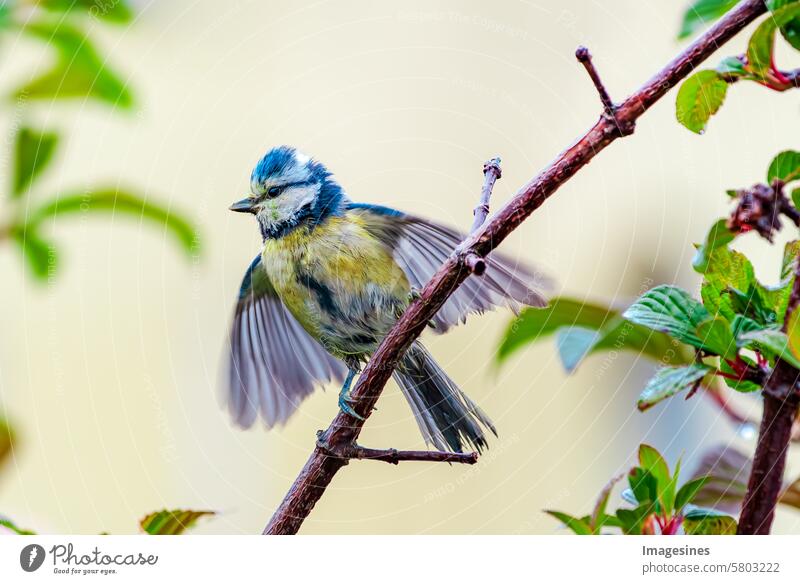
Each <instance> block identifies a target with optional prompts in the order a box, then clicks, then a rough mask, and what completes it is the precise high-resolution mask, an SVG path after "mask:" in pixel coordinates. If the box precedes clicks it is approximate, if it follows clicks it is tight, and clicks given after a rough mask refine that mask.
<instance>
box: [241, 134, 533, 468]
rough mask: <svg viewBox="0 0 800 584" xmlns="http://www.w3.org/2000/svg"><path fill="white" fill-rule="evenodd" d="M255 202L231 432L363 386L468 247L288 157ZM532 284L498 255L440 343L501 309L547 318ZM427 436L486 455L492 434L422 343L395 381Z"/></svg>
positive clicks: (464, 290) (292, 153)
mask: <svg viewBox="0 0 800 584" xmlns="http://www.w3.org/2000/svg"><path fill="white" fill-rule="evenodd" d="M250 191H251V192H250V195H248V196H247V197H246V198H244V199H242V200H241V201H239V202H237V203H234V204H233V205H232V206H231V207H230V208H231V210H233V211H238V212H243V213H252V214H253V215H255V218H256V221H257V223H258V228H259V230H260V231H261V236H262V238H263V241H264V247H263V250H262V252H261V253H260V254H259V255H258V256H256V258H255V259H254V260H253V261H252V263H251V264H250V266H249V267H248V269H247V271H246V273H245V276H244V280H243V281H242V285H241V288H240V290H239V298H238V302H237V305H236V310H235V315H234V318H233V325H232V330H231V335H230V359H229V371H228V377H227V381H228V388H227V401H228V406H229V409H230V412H231V414H232V416H233V419H234V421H235V422H236V423H237V424H238V425H239V426H241V427H244V428H247V427H250V426H251V425H252V424H253V423H254V422H255V420H256V418H257V417H258V416H259V414H260V415H261V418H262V419H263V420H264V422H265V423H266V425H267V426H268V427H270V428H271V427H273V426H275V425H281V424H284V423H285V422H286V421H287V420H288V419H289V417H290V416H291V415H292V414H293V413H294V412H295V410H296V409H297V407H298V406H299V405H300V403H301V402H302V401H303V400H304V399H305V398H306V397H307V396H308V395H309V394H311V392H312V391H313V390H314V388H315V387H316V386H321V385H324V384H326V383H328V382H330V381H331V380H335V381H337V382H342V383H343V385H342V391H341V393H340V395H339V406H340V407H341V409H342V410H343V411H345V412H347V413H349V414H351V415H356V414H355V412H354V411H353V410H352V408H351V406H350V403H349V392H350V387H351V385H352V383H353V379H354V377H355V376H356V375H357V374H358V373H359V371H360V370H361V368H362V366H363V365H364V364H365V363H366V362H367V360H368V359H369V358H370V355H371V354H372V353H373V352H374V351H375V350H376V349H377V347H378V345H379V343H380V342H381V340H382V339H383V338H384V336H385V335H386V334H387V333H388V331H389V329H390V328H391V327H392V325H393V324H394V323H395V322H396V321H397V319H398V317H399V316H400V315H401V314H402V312H403V310H405V308H406V306H407V305H408V303H409V302H410V299H411V297H412V296H413V291H414V290H418V289H421V288H422V286H423V285H424V284H425V283H426V282H427V281H428V280H429V279H430V278H431V276H433V274H434V273H435V272H436V270H437V269H438V267H439V266H440V265H441V264H442V263H443V262H444V261H445V260H446V259H447V257H448V256H449V255H450V254H451V253H452V252H453V250H454V249H455V248H456V246H457V245H458V244H459V243H460V242H461V241H463V239H464V236H463V235H462V234H461V233H459V232H457V231H455V230H453V229H450V228H449V227H445V226H442V225H439V224H437V223H434V222H432V221H428V220H427V219H422V218H420V217H415V216H413V215H410V214H407V213H403V212H400V211H396V210H394V209H390V208H387V207H382V206H378V205H370V204H364V203H354V202H352V201H351V200H350V199H349V198H348V197H347V195H346V194H345V192H344V190H343V189H342V187H341V186H340V185H339V184H338V183H337V182H336V180H335V179H334V178H333V176H332V175H331V173H330V172H329V171H328V169H327V168H326V167H325V166H324V165H323V164H321V163H320V162H318V161H316V160H313V159H311V158H309V157H308V156H306V155H304V154H302V153H300V152H298V151H297V150H296V149H294V148H292V147H288V146H281V147H278V148H274V149H272V150H270V151H269V152H267V154H266V155H265V156H264V157H263V158H262V159H261V160H260V161H259V162H258V164H257V165H256V167H255V169H254V170H253V173H252V176H251V179H250ZM539 283H540V282H537V279H536V277H534V275H533V273H532V272H530V271H529V270H527V269H524V268H521V267H520V266H518V265H516V263H515V262H514V261H512V260H510V259H509V258H506V257H503V256H502V255H501V254H496V253H495V254H493V255H492V261H491V262H489V264H488V268H487V270H486V273H485V274H484V275H483V276H481V277H480V278H469V279H467V280H466V282H464V284H463V285H462V286H461V287H460V288H458V289H457V290H456V291H455V292H454V293H453V294H452V296H451V297H450V298H449V299H448V301H447V302H446V303H445V304H444V306H443V307H442V308H441V309H440V310H439V312H438V313H437V314H436V316H435V317H434V318H433V319H432V322H431V325H432V327H433V328H434V330H435V331H436V332H438V333H444V332H446V331H447V330H448V329H449V328H450V327H451V326H453V325H455V324H457V323H459V322H463V321H464V320H465V319H466V317H467V315H468V314H469V313H482V312H484V311H486V310H490V309H492V308H494V307H495V306H498V305H506V306H509V307H511V308H512V309H514V310H517V309H518V308H519V307H520V306H521V305H530V306H543V305H544V304H545V301H544V299H543V297H542V296H541V294H540V293H539V292H537V291H536V289H537V287H538V285H539ZM394 379H395V380H396V381H397V383H398V384H399V386H400V388H401V389H402V391H403V394H404V395H405V397H406V399H407V400H408V404H409V405H410V406H411V410H412V411H413V413H414V417H415V419H416V421H417V424H418V425H419V428H420V431H421V432H422V435H423V437H424V439H425V441H426V443H428V444H429V445H433V446H434V447H436V448H438V449H440V450H450V451H454V452H461V451H463V450H464V448H465V447H469V448H473V449H477V450H481V449H482V448H484V447H485V446H486V436H485V433H484V430H485V429H488V430H491V431H492V432H493V433H495V434H496V432H495V428H494V426H493V425H492V422H491V421H490V420H489V418H488V417H487V416H486V414H484V413H483V411H481V409H480V408H479V407H478V406H477V405H476V404H475V403H474V402H473V401H472V400H471V399H470V398H469V397H467V396H466V395H465V394H464V393H463V392H462V391H461V390H460V389H459V388H458V386H457V385H456V384H455V383H454V382H453V380H452V379H450V377H449V376H448V375H447V374H446V373H445V372H444V370H442V368H441V367H440V366H439V365H438V364H437V363H436V361H434V359H433V357H432V356H431V354H430V353H429V352H428V351H427V349H426V348H425V347H424V346H423V345H422V344H421V343H419V342H415V343H414V344H413V345H412V346H411V348H410V349H409V350H408V351H407V352H406V354H405V356H404V357H403V358H402V360H401V361H400V363H399V365H398V366H397V368H396V370H395V372H394Z"/></svg>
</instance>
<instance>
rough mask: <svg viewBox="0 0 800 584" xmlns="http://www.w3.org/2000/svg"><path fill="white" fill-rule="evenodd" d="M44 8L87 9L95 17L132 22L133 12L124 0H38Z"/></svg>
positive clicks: (63, 10)
mask: <svg viewBox="0 0 800 584" xmlns="http://www.w3.org/2000/svg"><path fill="white" fill-rule="evenodd" d="M37 4H38V5H39V6H41V7H42V8H45V9H47V10H51V11H53V12H70V11H77V10H84V11H86V12H87V13H88V14H89V16H91V17H93V18H102V19H104V20H107V21H109V22H112V23H115V24H123V23H127V22H130V21H131V19H132V18H133V12H132V11H131V9H130V7H129V6H128V5H127V3H126V2H124V1H123V0H37Z"/></svg>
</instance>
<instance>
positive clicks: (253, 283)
mask: <svg viewBox="0 0 800 584" xmlns="http://www.w3.org/2000/svg"><path fill="white" fill-rule="evenodd" d="M345 371H346V368H345V366H344V363H342V362H341V361H339V360H338V359H336V358H334V357H332V356H331V355H329V354H328V352H327V351H325V349H324V348H323V347H322V345H320V344H319V343H318V342H317V341H315V340H314V339H313V338H311V336H309V334H308V333H307V332H306V331H305V330H304V329H303V327H301V326H300V323H298V322H297V321H296V320H295V318H294V317H293V316H292V315H291V313H290V312H289V311H288V310H287V309H286V307H285V306H284V305H283V302H281V300H280V298H278V296H277V294H276V293H275V289H274V288H273V287H272V284H271V283H270V281H269V278H268V277H267V274H266V272H265V271H264V268H263V267H262V265H261V256H260V255H258V256H256V258H255V259H254V260H253V262H252V263H251V264H250V267H249V268H247V272H246V273H245V275H244V280H243V281H242V287H241V290H240V291H239V301H238V303H237V305H236V312H235V314H234V317H233V326H232V329H231V336H230V357H229V361H228V395H227V398H228V407H229V409H230V412H231V415H232V416H233V419H234V421H235V422H236V423H237V424H238V425H239V426H241V427H243V428H249V427H250V426H252V425H253V422H255V420H256V418H257V417H258V413H259V412H261V417H262V418H263V420H264V422H265V423H266V425H267V427H269V428H271V427H272V426H274V425H276V424H283V423H284V422H286V420H287V419H288V418H289V416H291V415H292V414H293V413H294V411H295V410H296V409H297V407H298V406H299V405H300V402H302V401H303V400H304V399H305V398H306V397H307V396H308V395H309V394H311V392H313V391H314V388H315V387H316V386H317V385H323V384H325V383H327V382H329V381H330V380H331V379H335V380H337V381H341V380H342V379H344V373H345Z"/></svg>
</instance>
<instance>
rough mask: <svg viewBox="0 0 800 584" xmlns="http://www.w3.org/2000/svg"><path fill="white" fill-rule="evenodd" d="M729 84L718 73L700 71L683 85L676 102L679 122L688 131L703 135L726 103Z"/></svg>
mask: <svg viewBox="0 0 800 584" xmlns="http://www.w3.org/2000/svg"><path fill="white" fill-rule="evenodd" d="M727 92H728V84H727V82H726V81H725V80H724V79H723V78H722V77H720V75H719V73H717V72H716V71H700V72H698V73H695V74H694V75H692V76H691V77H689V78H688V79H687V80H686V81H684V82H683V83H682V84H681V87H680V89H679V90H678V96H677V99H676V102H675V113H676V116H677V118H678V121H679V122H680V123H681V124H683V125H684V126H685V127H686V128H687V129H689V130H691V131H692V132H695V133H697V134H702V133H703V132H704V131H705V129H706V124H707V123H708V120H709V118H711V116H713V115H714V114H715V113H717V111H719V108H720V107H721V106H722V103H723V102H724V101H725V94H726V93H727Z"/></svg>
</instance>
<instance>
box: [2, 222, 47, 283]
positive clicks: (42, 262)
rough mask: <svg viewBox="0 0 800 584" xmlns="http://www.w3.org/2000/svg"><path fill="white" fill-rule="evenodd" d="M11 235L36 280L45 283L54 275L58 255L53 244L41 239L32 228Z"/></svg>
mask: <svg viewBox="0 0 800 584" xmlns="http://www.w3.org/2000/svg"><path fill="white" fill-rule="evenodd" d="M12 235H13V238H14V241H16V242H17V243H18V244H19V246H20V249H22V255H23V256H24V257H25V259H26V260H27V262H28V267H29V268H30V269H31V273H32V274H33V276H34V277H35V278H36V279H37V280H40V281H45V280H47V279H48V278H49V277H52V275H53V274H55V270H56V266H57V265H58V255H57V254H56V249H55V246H54V245H53V244H51V243H48V242H47V241H45V240H44V239H42V238H41V237H40V236H39V235H38V233H37V232H36V230H35V229H32V228H29V229H25V230H20V231H14V232H13V233H12Z"/></svg>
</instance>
